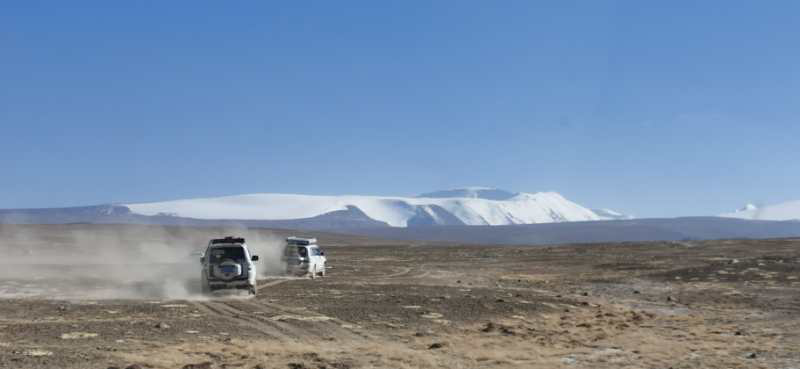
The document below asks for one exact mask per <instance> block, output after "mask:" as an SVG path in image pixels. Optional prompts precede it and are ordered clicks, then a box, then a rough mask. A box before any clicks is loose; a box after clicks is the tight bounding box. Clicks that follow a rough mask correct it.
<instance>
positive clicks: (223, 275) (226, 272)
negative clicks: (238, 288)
mask: <svg viewBox="0 0 800 369" xmlns="http://www.w3.org/2000/svg"><path fill="white" fill-rule="evenodd" d="M240 275H242V265H241V264H239V263H237V262H236V261H233V260H230V259H228V260H225V261H223V262H221V263H219V264H217V265H216V266H215V267H214V276H216V277H217V278H220V279H224V280H231V279H234V278H236V277H238V276H240Z"/></svg>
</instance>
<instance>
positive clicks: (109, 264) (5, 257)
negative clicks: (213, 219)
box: [0, 225, 285, 299]
mask: <svg viewBox="0 0 800 369" xmlns="http://www.w3.org/2000/svg"><path fill="white" fill-rule="evenodd" d="M224 236H241V237H245V238H246V239H247V244H248V246H249V248H250V249H251V252H252V253H253V254H256V255H259V258H260V259H259V261H258V262H256V269H257V271H258V274H259V277H260V278H265V277H270V276H278V275H281V274H283V272H284V270H285V266H284V265H283V262H282V261H281V256H282V254H283V248H284V241H283V238H281V237H279V236H278V235H275V234H273V233H271V232H268V231H264V230H250V229H246V228H244V227H226V228H208V229H202V228H201V229H198V228H180V227H162V226H138V225H136V226H134V225H103V226H89V225H49V226H36V225H0V298H23V297H32V298H52V299H203V298H204V296H203V295H202V294H200V271H201V268H200V255H201V253H202V252H203V251H205V247H206V245H207V244H208V241H209V240H210V239H211V238H220V237H224Z"/></svg>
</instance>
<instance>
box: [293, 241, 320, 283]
mask: <svg viewBox="0 0 800 369" xmlns="http://www.w3.org/2000/svg"><path fill="white" fill-rule="evenodd" d="M283 260H284V262H286V269H287V270H286V271H287V273H288V274H290V275H302V276H306V275H307V276H310V277H311V278H316V277H317V276H321V277H324V276H325V268H326V265H325V264H326V263H327V258H326V257H325V251H323V250H322V249H321V248H320V247H319V246H317V239H316V238H300V237H289V238H287V239H286V249H285V252H284V255H283Z"/></svg>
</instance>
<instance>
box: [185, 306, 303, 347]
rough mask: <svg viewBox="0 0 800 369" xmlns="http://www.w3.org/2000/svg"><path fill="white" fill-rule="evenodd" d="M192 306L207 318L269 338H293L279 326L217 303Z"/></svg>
mask: <svg viewBox="0 0 800 369" xmlns="http://www.w3.org/2000/svg"><path fill="white" fill-rule="evenodd" d="M193 305H194V306H195V307H196V308H197V309H198V310H200V311H202V312H203V313H205V314H206V315H208V316H209V317H213V318H220V319H224V320H227V321H229V322H231V323H235V324H237V325H239V326H243V327H247V328H250V329H254V330H256V331H258V332H259V333H262V334H264V335H266V336H268V337H271V338H275V339H280V340H292V339H294V338H295V337H292V336H291V335H289V334H288V332H286V329H283V328H282V327H280V326H277V325H273V324H269V323H267V322H265V321H263V320H260V319H254V318H253V317H251V316H249V314H248V313H247V312H245V311H242V310H238V309H235V308H231V307H229V306H227V305H225V304H222V303H220V302H217V301H204V302H195V303H193Z"/></svg>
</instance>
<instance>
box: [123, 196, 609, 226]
mask: <svg viewBox="0 0 800 369" xmlns="http://www.w3.org/2000/svg"><path fill="white" fill-rule="evenodd" d="M459 194H463V195H470V196H468V197H457V195H459ZM472 195H474V196H472ZM507 195H511V197H508V196H507ZM484 196H485V197H490V198H494V197H498V196H499V197H503V198H505V199H504V200H493V199H487V198H482V197H484ZM123 206H126V207H127V208H129V209H130V210H131V211H132V212H133V213H135V214H140V215H172V216H179V217H186V218H196V219H239V220H245V219H246V220H289V219H304V218H311V217H315V216H319V215H322V214H327V213H331V212H334V211H341V210H347V209H348V208H349V207H355V208H357V209H358V210H360V211H361V212H363V213H364V214H366V215H367V216H368V217H369V218H372V219H374V220H377V221H381V222H385V223H387V224H389V225H390V226H394V227H407V226H409V225H443V224H466V225H509V224H532V223H550V222H568V221H585V220H608V219H616V215H610V213H596V212H594V211H592V210H590V209H587V208H585V207H583V206H580V205H578V204H576V203H574V202H571V201H569V200H567V199H565V198H564V197H562V196H561V195H559V194H558V193H555V192H539V193H518V194H514V193H511V192H508V191H503V190H497V189H487V188H480V189H475V188H470V189H460V190H449V191H439V192H433V193H429V194H425V195H424V197H381V196H313V195H296V194H268V193H266V194H249V195H236V196H224V197H213V198H200V199H186V200H174V201H163V202H151V203H138V204H123ZM615 214H616V213H615Z"/></svg>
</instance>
